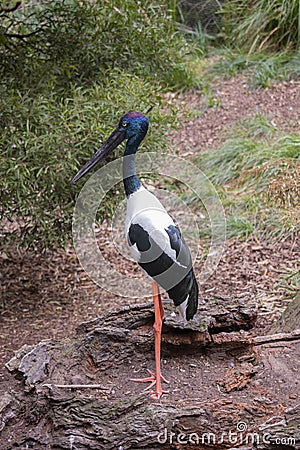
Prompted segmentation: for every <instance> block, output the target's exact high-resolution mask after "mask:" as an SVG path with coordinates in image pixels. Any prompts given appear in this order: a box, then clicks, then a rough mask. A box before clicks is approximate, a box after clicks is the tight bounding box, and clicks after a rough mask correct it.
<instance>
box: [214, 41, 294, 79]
mask: <svg viewBox="0 0 300 450" xmlns="http://www.w3.org/2000/svg"><path fill="white" fill-rule="evenodd" d="M218 55H219V59H218V60H217V61H216V62H215V63H214V64H212V66H211V68H210V74H211V75H212V76H213V75H217V76H218V77H220V76H221V77H222V78H229V77H233V76H235V75H237V74H239V73H244V74H246V75H247V78H248V84H249V87H250V88H266V87H269V86H270V85H271V83H272V82H273V81H274V80H277V81H278V80H286V79H288V78H298V77H299V76H300V74H299V70H298V66H297V61H298V60H297V57H296V55H294V54H288V53H285V52H281V53H273V54H264V53H254V54H247V53H245V52H244V51H242V50H237V49H234V50H232V49H225V50H223V49H222V50H219V51H218Z"/></svg>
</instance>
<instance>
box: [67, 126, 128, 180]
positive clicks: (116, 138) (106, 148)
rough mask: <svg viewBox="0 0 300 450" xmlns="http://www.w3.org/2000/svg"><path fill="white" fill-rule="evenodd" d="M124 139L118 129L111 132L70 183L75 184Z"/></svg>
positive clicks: (123, 133) (123, 135) (122, 132)
mask: <svg viewBox="0 0 300 450" xmlns="http://www.w3.org/2000/svg"><path fill="white" fill-rule="evenodd" d="M124 139H125V132H124V131H120V130H119V129H118V128H116V129H115V131H113V132H112V134H111V135H110V136H109V138H108V139H107V140H106V141H105V142H104V144H102V145H101V147H100V148H99V149H98V150H97V151H96V152H95V154H94V155H93V156H92V157H91V159H90V160H89V161H88V162H87V163H86V164H85V165H84V166H83V167H82V169H80V170H79V172H78V173H77V174H76V175H75V177H74V178H73V179H72V183H76V181H78V180H79V179H80V178H81V177H83V176H84V175H86V174H87V173H88V172H90V171H91V170H92V169H94V167H96V166H97V165H98V164H99V163H100V162H101V161H104V160H105V159H106V158H107V156H108V155H109V154H110V153H111V152H112V151H113V150H114V149H115V148H116V147H117V146H118V145H119V144H121V142H122V141H124Z"/></svg>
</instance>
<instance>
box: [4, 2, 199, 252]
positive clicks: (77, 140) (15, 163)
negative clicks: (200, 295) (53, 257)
mask: <svg viewBox="0 0 300 450" xmlns="http://www.w3.org/2000/svg"><path fill="white" fill-rule="evenodd" d="M13 6H14V5H12V2H10V4H9V6H8V7H6V8H5V9H3V8H2V9H1V8H0V18H1V26H0V110H1V115H0V127H1V137H0V147H1V161H0V162H1V164H0V176H1V180H2V181H3V182H2V190H1V194H0V195H1V207H0V216H1V219H2V228H1V233H0V234H1V238H2V244H3V245H5V246H6V247H8V246H9V245H10V244H11V242H12V241H13V242H14V244H15V245H22V246H35V247H37V246H39V247H42V248H45V247H51V246H52V247H53V246H54V247H55V246H58V245H59V246H61V245H64V244H65V243H66V242H68V238H69V234H70V228H71V216H72V211H73V207H74V201H75V197H76V193H77V192H78V190H79V187H78V186H77V185H76V186H72V185H71V183H70V180H71V178H72V176H73V175H74V174H75V173H76V172H77V170H78V169H79V167H80V166H81V165H82V164H83V163H84V162H85V161H86V160H87V159H88V158H89V157H90V155H91V152H92V151H93V150H94V149H95V148H96V145H97V143H98V142H99V141H102V140H103V139H104V138H105V137H106V136H107V135H108V133H109V132H110V131H111V130H112V127H114V126H115V125H116V124H117V122H118V120H119V118H120V116H121V115H122V114H124V113H125V112H127V111H129V110H139V111H142V112H146V111H147V110H148V109H149V107H150V106H154V110H153V112H152V113H150V114H149V118H150V121H151V124H152V127H151V132H150V133H149V137H148V138H147V140H146V141H145V143H144V144H143V148H144V149H146V150H147V149H151V150H152V151H155V150H163V149H164V148H165V141H164V138H163V133H164V131H165V130H166V128H167V127H169V126H172V124H173V122H174V120H175V116H174V112H172V110H171V112H170V113H169V114H162V113H160V111H159V109H160V106H161V103H162V99H161V93H162V92H163V90H165V89H169V88H175V87H179V86H180V87H186V86H189V85H190V84H191V83H192V75H191V74H192V72H191V70H190V69H189V68H188V66H187V65H186V64H185V62H184V56H185V55H186V54H187V53H188V52H189V46H188V45H187V43H186V41H185V40H184V39H183V38H182V37H181V36H180V35H179V34H177V33H176V32H175V31H174V24H173V20H172V15H171V13H170V12H169V11H168V9H167V7H166V6H165V4H164V3H162V4H161V3H156V2H150V1H145V2H140V1H138V0H129V1H127V0H126V1H125V0H123V1H122V0H118V1H116V2H108V1H106V0H94V1H89V2H81V1H78V0H63V1H56V0H51V1H48V0H44V1H41V2H29V3H28V4H26V3H25V4H24V5H23V6H22V8H15V9H14V7H13ZM112 208H113V196H112V195H111V196H110V197H108V199H107V204H106V205H105V208H104V209H103V210H102V211H101V214H104V213H106V212H110V211H111V210H112Z"/></svg>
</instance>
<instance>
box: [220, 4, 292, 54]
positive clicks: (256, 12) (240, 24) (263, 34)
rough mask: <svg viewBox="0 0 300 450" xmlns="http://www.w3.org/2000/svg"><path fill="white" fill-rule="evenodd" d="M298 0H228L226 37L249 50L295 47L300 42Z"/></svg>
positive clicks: (225, 20)
mask: <svg viewBox="0 0 300 450" xmlns="http://www.w3.org/2000/svg"><path fill="white" fill-rule="evenodd" d="M299 10H300V3H299V0H289V1H286V0H253V1H252V2H246V1H244V0H226V1H225V2H224V4H223V6H222V8H221V12H222V13H223V16H224V26H225V39H226V38H227V39H228V41H229V45H231V43H232V42H234V43H235V45H237V46H239V47H240V48H242V49H243V50H244V51H245V52H246V53H247V54H251V53H258V52H261V51H266V50H270V51H281V50H283V49H284V51H286V50H295V49H296V48H297V47H298V48H299V45H300V38H299V35H300V33H299V30H300V14H299Z"/></svg>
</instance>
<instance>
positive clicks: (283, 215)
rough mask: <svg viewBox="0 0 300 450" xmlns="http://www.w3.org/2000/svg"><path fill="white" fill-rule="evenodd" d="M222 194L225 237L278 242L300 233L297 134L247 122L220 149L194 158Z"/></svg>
mask: <svg viewBox="0 0 300 450" xmlns="http://www.w3.org/2000/svg"><path fill="white" fill-rule="evenodd" d="M197 162H198V164H199V165H200V167H201V169H202V170H203V171H204V172H205V173H206V175H208V176H209V178H210V179H211V181H212V182H213V183H214V185H215V186H216V187H217V189H219V191H220V193H221V195H222V196H223V203H224V205H225V207H226V210H227V226H228V236H242V235H243V236H248V235H249V234H251V233H256V234H259V235H260V236H264V238H275V237H276V238H279V237H284V236H286V235H288V234H289V233H294V232H295V231H297V230H298V231H299V225H300V223H299V196H300V184H299V175H300V136H299V135H298V134H291V135H286V136H283V135H280V134H279V133H278V131H277V130H276V129H275V128H274V127H273V126H272V125H271V124H270V123H268V121H267V119H266V118H264V117H262V116H257V117H255V118H251V119H246V120H244V121H242V122H241V123H240V124H239V126H238V127H237V128H236V129H235V130H233V132H232V136H230V137H229V138H228V139H227V140H226V141H225V143H224V145H223V146H222V148H221V149H216V150H214V151H210V152H209V153H206V154H204V155H201V156H200V157H198V158H197Z"/></svg>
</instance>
